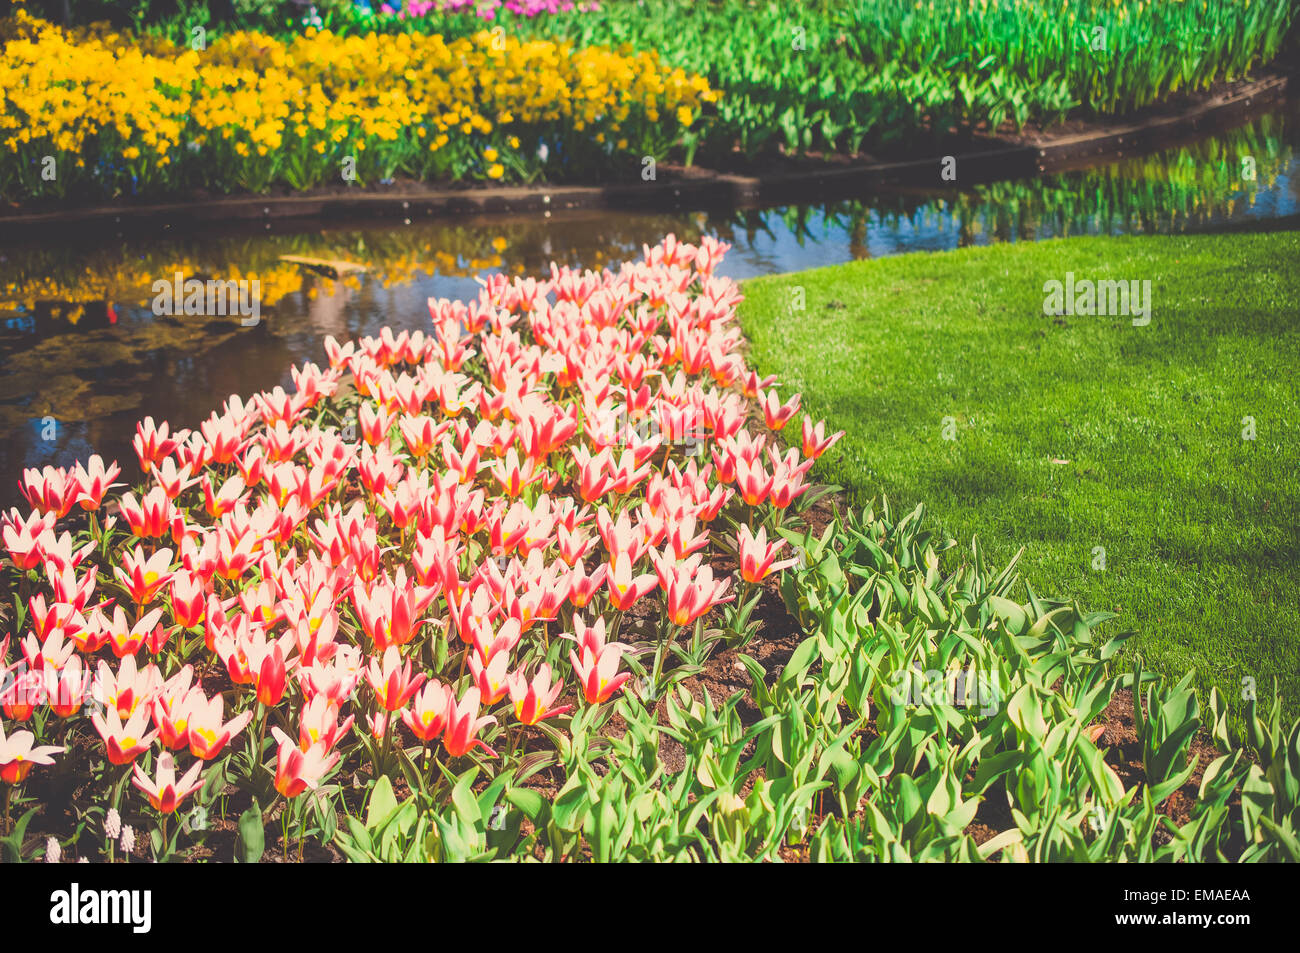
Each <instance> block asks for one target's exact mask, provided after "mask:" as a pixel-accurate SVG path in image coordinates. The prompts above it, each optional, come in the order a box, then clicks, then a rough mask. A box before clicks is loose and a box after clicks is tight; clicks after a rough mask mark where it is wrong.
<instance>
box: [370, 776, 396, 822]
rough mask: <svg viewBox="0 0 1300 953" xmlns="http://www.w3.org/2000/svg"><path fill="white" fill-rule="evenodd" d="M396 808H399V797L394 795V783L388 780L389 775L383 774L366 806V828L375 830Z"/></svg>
mask: <svg viewBox="0 0 1300 953" xmlns="http://www.w3.org/2000/svg"><path fill="white" fill-rule="evenodd" d="M395 810H397V798H396V797H395V796H394V795H393V784H392V782H391V781H389V780H388V775H386V774H381V775H380V776H379V780H378V781H376V782H375V786H374V788H373V789H372V790H371V792H370V802H369V804H368V805H367V808H366V828H367V829H369V830H372V831H373V830H375V829H376V828H377V827H378V826H379V824H380V823H381V822H382V821H384V820H385V819H387V818H388V816H389V815H391V814H392V813H393V812H394V811H395Z"/></svg>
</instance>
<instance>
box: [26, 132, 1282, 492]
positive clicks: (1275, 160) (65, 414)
mask: <svg viewBox="0 0 1300 953" xmlns="http://www.w3.org/2000/svg"><path fill="white" fill-rule="evenodd" d="M1298 127H1300V123H1297V122H1296V113H1295V110H1294V108H1288V109H1285V110H1283V111H1280V112H1278V113H1274V114H1269V115H1266V116H1263V117H1261V118H1259V119H1257V120H1255V121H1254V122H1252V123H1251V124H1250V125H1248V126H1245V127H1242V128H1240V129H1237V130H1234V131H1231V132H1228V133H1225V134H1222V135H1220V136H1217V137H1214V138H1211V139H1208V140H1205V141H1203V142H1200V143H1197V144H1196V145H1193V146H1188V147H1183V148H1179V149H1174V150H1170V151H1168V152H1164V153H1160V154H1157V155H1154V156H1150V157H1146V158H1140V159H1130V160H1125V161H1122V162H1119V163H1115V164H1111V165H1106V166H1102V167H1099V168H1094V169H1089V170H1083V171H1077V172H1069V173H1062V174H1059V175H1054V176H1047V177H1043V178H1041V179H1033V180H1023V181H1012V182H1002V183H996V184H993V185H988V186H982V187H979V188H976V189H973V190H971V191H962V192H957V191H953V192H947V193H897V194H890V195H876V196H871V197H869V198H865V199H862V200H855V201H843V202H835V203H830V204H825V205H801V206H791V207H787V208H775V209H755V210H744V211H739V212H733V213H728V214H717V213H704V212H695V213H667V214H644V213H573V214H563V213H555V214H554V215H553V216H552V217H551V218H548V219H538V218H536V217H529V218H527V219H514V220H512V219H493V220H486V221H481V222H476V223H455V222H440V223H434V224H427V225H416V226H409V227H397V228H393V227H391V226H389V227H385V228H382V229H354V230H330V231H317V232H312V233H306V234H293V235H258V236H252V237H247V236H243V237H240V236H234V237H230V236H227V237H203V236H188V237H173V236H168V237H166V238H160V239H156V240H142V241H128V242H118V243H115V244H99V245H78V244H76V243H75V242H73V241H71V240H69V242H67V243H60V244H58V245H54V244H50V243H45V244H41V245H37V246H34V247H22V246H17V247H15V246H10V247H4V246H0V355H2V356H3V363H4V374H3V375H2V376H0V433H4V434H6V435H8V439H7V440H5V441H3V443H0V507H8V506H9V505H12V504H13V503H15V502H17V500H18V496H17V493H16V489H15V482H16V480H17V478H18V476H19V474H20V472H21V470H22V468H23V467H26V466H41V465H44V464H46V463H52V464H55V465H57V466H65V465H68V464H70V463H71V462H72V461H73V460H75V459H77V458H84V457H85V456H87V455H88V454H90V453H93V452H99V453H102V454H104V455H106V456H110V457H116V458H118V459H119V460H120V461H121V462H122V463H123V465H124V469H125V471H126V475H127V477H128V478H131V479H134V478H135V477H136V476H138V474H136V473H135V472H134V471H135V467H134V462H133V461H134V458H133V456H132V453H131V450H130V439H131V436H132V433H133V431H134V427H135V422H136V421H137V420H139V419H140V418H141V417H143V416H145V415H146V414H153V415H154V416H163V417H166V418H168V419H169V420H171V421H172V423H173V424H174V425H178V426H182V427H194V426H197V425H198V423H199V421H200V420H202V419H203V418H204V417H206V416H207V415H208V413H209V412H210V411H211V410H212V409H213V408H214V407H216V406H217V405H218V404H219V403H220V402H221V401H222V400H224V399H225V398H226V397H227V396H229V395H230V394H232V393H239V394H248V393H250V392H251V391H254V390H258V389H263V388H269V387H272V386H274V385H275V384H277V383H279V384H284V385H286V386H287V385H288V384H289V383H290V381H289V376H288V368H289V366H290V365H291V364H295V363H297V364H301V363H302V362H303V361H306V360H313V361H318V362H319V361H321V360H322V359H323V356H324V352H323V347H322V344H321V341H322V339H323V338H324V337H325V336H326V335H327V334H333V335H334V336H335V337H338V338H340V339H343V338H346V337H355V336H357V335H363V334H374V333H377V332H378V330H379V329H380V328H381V327H382V326H383V325H385V324H389V325H393V326H394V327H399V328H400V327H409V328H415V327H424V326H425V324H426V323H427V319H428V310H427V305H426V302H427V299H428V298H429V297H430V296H439V297H451V298H468V297H472V296H473V295H474V294H475V293H476V292H477V285H476V283H475V281H474V276H475V275H479V274H483V273H486V272H493V271H506V272H510V273H517V274H529V273H537V272H540V271H541V270H542V269H543V268H544V267H545V266H546V265H547V264H548V263H549V262H550V261H553V260H554V261H558V262H562V263H567V264H570V265H575V266H582V267H591V268H599V267H601V266H603V265H605V264H608V263H611V262H618V261H621V260H624V259H627V258H631V257H636V256H638V255H639V254H640V252H641V246H642V243H644V242H651V241H657V240H658V239H659V238H660V237H661V236H662V235H664V234H666V233H667V232H675V233H676V234H677V235H678V236H679V237H681V238H683V239H684V240H687V241H697V240H698V239H699V238H700V237H701V236H702V235H704V234H713V235H716V236H718V237H720V238H722V239H724V240H726V241H729V242H731V243H732V244H733V245H734V246H735V248H734V249H733V251H732V252H731V254H730V255H729V256H728V257H727V260H726V262H725V263H724V268H723V270H724V272H725V273H727V274H728V275H730V276H731V277H734V278H741V279H743V278H748V277H752V276H756V275H764V274H772V273H776V272H787V271H796V270H800V269H804V268H812V267H817V266H821V265H828V264H834V263H837V262H842V261H848V260H852V259H864V258H876V257H881V256H884V255H892V254H898V253H901V252H909V251H919V250H940V249H946V248H954V247H961V246H966V245H972V244H977V245H978V244H986V243H989V242H1005V241H1025V240H1038V239H1045V238H1051V237H1057V236H1069V235H1079V234H1121V233H1139V234H1140V233H1151V232H1179V231H1186V230H1195V229H1199V228H1205V227H1208V226H1213V225H1217V224H1221V223H1226V222H1236V221H1243V220H1249V219H1268V218H1276V217H1282V216H1289V215H1294V214H1296V212H1297V211H1298V210H1300V192H1298V191H1297V178H1296V174H1297V172H1298V171H1300V169H1298V168H1297V145H1298V143H1297V138H1300V136H1298ZM1243 159H1249V162H1247V163H1245V164H1243ZM1252 166H1253V172H1254V178H1253V180H1252V179H1249V178H1248V177H1243V173H1244V172H1248V171H1250V167H1252ZM283 255H299V256H308V257H314V258H320V259H327V260H339V261H349V262H356V263H359V264H362V265H364V266H365V267H366V269H367V270H366V271H365V272H364V273H363V274H359V275H349V276H348V277H346V278H342V279H331V278H328V277H323V276H321V275H319V274H316V273H314V272H311V271H308V270H305V269H304V268H302V267H301V266H299V265H297V264H292V263H288V262H284V261H282V260H281V256H283ZM178 271H179V272H181V273H182V274H184V275H185V276H186V277H200V278H203V277H215V278H221V279H236V280H239V279H252V278H256V279H257V280H258V281H260V283H261V291H262V311H263V315H264V320H263V321H262V323H261V324H260V325H259V326H257V327H254V328H243V327H240V325H239V319H238V317H230V318H217V317H166V316H164V317H158V316H155V315H154V314H153V312H152V310H151V309H150V307H149V303H150V301H151V298H152V285H153V282H155V281H157V280H159V279H168V280H170V278H171V276H173V275H174V274H175V273H176V272H178Z"/></svg>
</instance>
